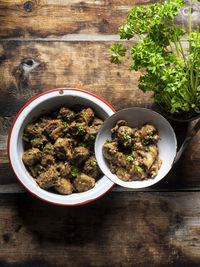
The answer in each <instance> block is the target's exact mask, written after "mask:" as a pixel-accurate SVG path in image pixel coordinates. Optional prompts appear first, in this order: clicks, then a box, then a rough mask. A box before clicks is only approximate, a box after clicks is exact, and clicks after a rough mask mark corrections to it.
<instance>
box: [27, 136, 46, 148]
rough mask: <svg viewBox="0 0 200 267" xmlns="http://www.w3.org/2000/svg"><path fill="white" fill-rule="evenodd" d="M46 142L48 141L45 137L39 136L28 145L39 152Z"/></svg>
mask: <svg viewBox="0 0 200 267" xmlns="http://www.w3.org/2000/svg"><path fill="white" fill-rule="evenodd" d="M47 142H48V139H47V137H46V136H45V135H41V136H39V137H35V138H33V139H31V140H30V143H31V145H32V146H33V147H37V148H39V149H40V150H42V149H43V147H44V145H45V144H46V143H47Z"/></svg>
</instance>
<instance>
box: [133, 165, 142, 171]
mask: <svg viewBox="0 0 200 267" xmlns="http://www.w3.org/2000/svg"><path fill="white" fill-rule="evenodd" d="M135 168H136V170H137V171H138V172H141V171H143V169H142V168H141V167H140V166H135Z"/></svg>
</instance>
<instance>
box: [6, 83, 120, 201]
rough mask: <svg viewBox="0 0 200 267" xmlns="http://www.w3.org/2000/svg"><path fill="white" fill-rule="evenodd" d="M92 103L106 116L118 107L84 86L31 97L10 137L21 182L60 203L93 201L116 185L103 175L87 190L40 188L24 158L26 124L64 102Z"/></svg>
mask: <svg viewBox="0 0 200 267" xmlns="http://www.w3.org/2000/svg"><path fill="white" fill-rule="evenodd" d="M79 104H80V105H84V106H86V107H91V108H93V109H94V111H95V112H96V115H97V116H98V117H100V118H102V119H103V120H105V119H106V118H107V117H109V116H111V115H113V114H114V112H115V110H114V109H113V108H112V107H111V106H110V105H109V104H108V103H107V102H106V101H104V100H103V99H101V98H100V97H98V96H96V95H94V94H92V93H90V92H87V91H83V90H80V89H67V88H62V89H54V90H51V91H48V92H45V93H42V94H40V95H38V96H36V97H35V98H33V99H32V100H30V101H29V102H28V103H27V104H26V105H25V106H24V107H23V108H22V109H21V110H20V111H19V113H18V114H17V116H16V118H15V119H14V121H13V124H12V126H11V129H10V133H9V138H8V155H9V160H10V163H11V166H12V168H13V171H14V173H15V175H16V177H17V178H18V180H19V181H20V183H21V184H22V185H23V186H24V187H25V188H26V189H27V190H28V191H29V192H31V193H32V194H33V195H35V196H36V197H38V198H40V199H42V200H45V201H47V202H50V203H53V204H58V205H66V206H67V205H82V204H86V203H88V202H90V201H93V200H95V199H97V198H99V197H100V196H102V195H103V194H105V193H106V192H107V191H108V190H110V189H111V188H112V186H113V185H114V183H113V182H112V181H111V180H109V179H108V178H107V177H105V176H102V178H100V180H99V181H98V182H97V183H96V185H95V186H94V188H92V189H91V190H89V191H87V192H83V193H72V194H71V195H60V194H56V193H51V192H48V191H46V190H44V189H42V188H40V187H39V186H38V185H37V183H36V182H35V180H34V179H33V178H32V177H31V176H30V174H29V173H28V171H27V170H26V168H25V166H24V164H23V162H22V154H23V142H22V135H23V131H24V127H25V126H26V125H27V124H28V123H29V122H31V121H33V120H34V119H36V118H37V117H39V116H41V115H42V114H44V113H46V112H50V111H52V110H55V109H57V108H59V107H60V106H67V107H69V108H70V107H71V106H73V105H79Z"/></svg>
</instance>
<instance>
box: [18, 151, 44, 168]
mask: <svg viewBox="0 0 200 267" xmlns="http://www.w3.org/2000/svg"><path fill="white" fill-rule="evenodd" d="M41 158H42V152H41V151H40V150H39V149H38V148H32V149H29V150H27V151H25V152H24V153H23V156H22V160H23V162H24V164H25V165H27V166H32V165H34V164H36V163H38V162H39V161H40V160H41Z"/></svg>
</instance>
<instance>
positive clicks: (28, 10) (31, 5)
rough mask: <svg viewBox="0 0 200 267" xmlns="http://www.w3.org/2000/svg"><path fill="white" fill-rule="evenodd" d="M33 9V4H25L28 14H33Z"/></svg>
mask: <svg viewBox="0 0 200 267" xmlns="http://www.w3.org/2000/svg"><path fill="white" fill-rule="evenodd" d="M32 7H33V3H32V2H30V1H28V2H26V3H24V9H25V10H26V12H31V11H32Z"/></svg>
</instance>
